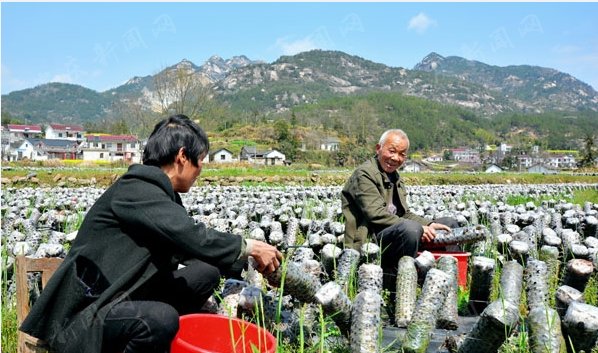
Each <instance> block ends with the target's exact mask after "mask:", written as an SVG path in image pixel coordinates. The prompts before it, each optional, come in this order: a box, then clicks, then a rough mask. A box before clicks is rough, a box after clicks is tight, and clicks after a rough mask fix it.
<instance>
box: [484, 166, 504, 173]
mask: <svg viewBox="0 0 598 353" xmlns="http://www.w3.org/2000/svg"><path fill="white" fill-rule="evenodd" d="M502 171H503V170H502V168H501V167H499V166H497V165H496V164H493V165H491V166H489V167H488V168H486V173H502Z"/></svg>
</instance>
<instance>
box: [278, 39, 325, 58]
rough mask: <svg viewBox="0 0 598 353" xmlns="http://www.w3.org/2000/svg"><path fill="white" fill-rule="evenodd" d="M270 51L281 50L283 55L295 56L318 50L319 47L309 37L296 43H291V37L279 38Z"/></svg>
mask: <svg viewBox="0 0 598 353" xmlns="http://www.w3.org/2000/svg"><path fill="white" fill-rule="evenodd" d="M270 49H271V50H280V51H281V52H282V54H283V55H295V54H298V53H301V52H304V51H308V50H313V49H318V47H317V46H316V44H315V43H314V42H313V41H312V40H311V39H310V38H309V37H308V38H303V39H300V40H297V41H294V42H290V41H289V37H282V38H278V39H277V40H276V43H275V44H274V45H273V46H272V47H270Z"/></svg>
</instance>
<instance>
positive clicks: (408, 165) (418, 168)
mask: <svg viewBox="0 0 598 353" xmlns="http://www.w3.org/2000/svg"><path fill="white" fill-rule="evenodd" d="M429 169H430V168H428V166H427V165H425V164H424V163H422V162H420V161H415V160H412V159H409V160H406V161H405V163H403V165H402V166H401V170H402V171H404V172H407V173H419V172H425V171H428V170H429Z"/></svg>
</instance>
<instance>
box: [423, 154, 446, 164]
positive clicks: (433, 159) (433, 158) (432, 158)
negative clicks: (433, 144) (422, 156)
mask: <svg viewBox="0 0 598 353" xmlns="http://www.w3.org/2000/svg"><path fill="white" fill-rule="evenodd" d="M426 160H427V161H428V162H442V161H443V160H444V158H442V156H441V155H438V154H435V155H433V156H430V157H428V158H426Z"/></svg>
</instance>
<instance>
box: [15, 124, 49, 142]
mask: <svg viewBox="0 0 598 353" xmlns="http://www.w3.org/2000/svg"><path fill="white" fill-rule="evenodd" d="M7 133H8V140H9V141H8V143H9V144H11V143H13V142H17V141H22V140H24V139H27V138H41V137H42V128H41V126H39V125H19V124H8V128H7Z"/></svg>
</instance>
